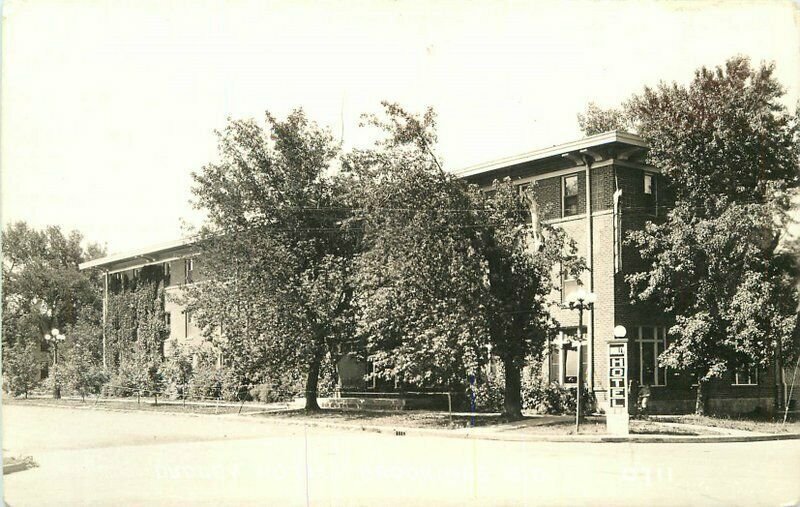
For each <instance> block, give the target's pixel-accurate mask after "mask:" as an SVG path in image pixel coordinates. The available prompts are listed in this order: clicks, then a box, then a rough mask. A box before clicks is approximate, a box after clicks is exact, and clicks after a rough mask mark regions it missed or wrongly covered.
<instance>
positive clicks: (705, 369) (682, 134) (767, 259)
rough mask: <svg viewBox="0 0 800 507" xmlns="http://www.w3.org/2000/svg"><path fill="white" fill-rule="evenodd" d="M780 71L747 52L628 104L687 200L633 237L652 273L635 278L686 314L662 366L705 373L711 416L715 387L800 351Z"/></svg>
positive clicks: (793, 161)
mask: <svg viewBox="0 0 800 507" xmlns="http://www.w3.org/2000/svg"><path fill="white" fill-rule="evenodd" d="M773 72H774V68H773V66H772V65H767V64H761V65H760V66H758V67H757V68H753V67H752V66H751V65H750V62H749V61H748V60H747V59H746V58H743V57H735V58H732V59H730V60H728V61H727V62H726V64H725V65H724V66H722V67H718V68H716V69H706V68H701V69H700V70H698V71H697V72H696V73H695V76H694V79H693V80H692V82H691V83H690V84H689V85H688V86H683V85H679V84H677V83H672V84H666V83H662V84H660V85H659V86H658V87H657V88H655V89H651V88H646V89H645V90H644V92H643V93H642V94H640V95H637V96H635V97H633V99H631V100H630V101H629V102H628V103H627V104H626V109H627V111H628V113H629V114H630V116H631V117H632V118H633V120H634V123H635V125H636V126H637V129H638V130H639V132H640V133H641V134H642V135H644V136H645V137H646V138H647V140H648V142H649V144H650V152H649V155H648V158H649V162H650V163H651V164H653V165H655V166H657V167H659V168H660V169H661V170H662V172H663V173H664V174H665V175H666V176H667V177H668V180H669V181H670V182H671V193H672V194H674V195H675V198H676V203H675V206H674V209H672V210H671V211H670V212H669V213H668V215H667V217H666V220H665V221H664V222H662V223H659V224H654V223H649V224H647V226H646V227H645V228H644V230H641V231H637V232H633V233H631V234H630V235H629V238H628V244H629V245H631V246H633V247H634V248H635V249H637V250H639V251H640V252H641V257H642V259H643V260H644V263H645V264H644V265H645V266H647V268H646V269H645V270H642V271H641V272H638V273H634V274H632V275H629V276H628V278H627V279H628V282H629V283H630V286H631V290H632V296H633V297H634V299H635V300H638V301H648V302H652V303H655V304H656V305H657V306H658V307H659V308H661V309H662V310H663V311H665V312H666V313H668V314H671V315H672V316H673V317H674V318H675V325H674V326H672V327H671V328H670V329H669V336H670V338H671V341H672V343H671V345H670V346H669V347H668V348H667V350H666V351H665V352H664V353H663V354H662V355H661V356H660V358H659V360H660V362H661V363H662V364H663V365H665V366H669V367H672V368H676V369H678V370H688V371H691V372H692V373H694V374H695V375H696V377H697V378H698V380H699V382H700V388H699V389H698V399H697V411H698V412H699V413H702V411H703V410H704V396H705V394H704V390H703V386H704V384H705V383H706V381H708V380H709V379H711V378H713V377H719V376H720V375H722V374H723V373H724V372H725V371H727V370H730V369H732V368H735V367H737V366H750V365H753V364H757V363H760V364H766V363H767V362H769V361H770V359H771V356H772V354H773V352H774V351H775V350H776V348H782V349H784V353H785V352H786V351H787V350H786V349H787V348H791V347H792V333H793V331H794V330H795V327H796V319H797V315H796V308H795V305H796V301H797V289H796V287H795V285H794V280H795V279H796V278H795V273H794V271H795V267H794V266H793V262H792V259H791V258H790V255H788V254H787V253H786V252H782V251H780V250H779V249H778V248H777V246H778V244H779V239H780V235H781V232H782V229H783V226H784V224H785V222H786V214H787V211H788V207H789V193H788V192H787V190H788V189H790V188H793V187H796V186H797V185H798V174H799V171H798V160H799V159H798V157H799V156H800V129H798V122H797V116H796V115H792V114H790V113H789V112H788V111H787V110H786V108H785V106H783V105H782V104H781V102H780V100H781V98H782V96H783V90H782V88H781V86H780V84H779V83H778V82H777V80H776V79H775V78H774V76H773ZM795 339H796V336H795ZM795 346H796V345H795Z"/></svg>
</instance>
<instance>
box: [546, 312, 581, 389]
mask: <svg viewBox="0 0 800 507" xmlns="http://www.w3.org/2000/svg"><path fill="white" fill-rule="evenodd" d="M573 329H574V330H575V335H571V334H567V333H566V332H565V330H573ZM588 329H589V328H588V327H587V326H585V325H584V326H583V334H582V336H583V342H582V347H581V349H582V350H581V355H584V354H585V355H586V368H583V369H582V370H581V373H583V375H582V376H583V377H584V382H585V381H586V379H587V378H588V373H589V372H588V368H589V350H588V349H587V347H588V343H587V341H586V340H587V337H588ZM577 330H578V326H570V327H566V328H562V329H559V330H558V337H557V338H556V339H555V340H554V341H552V342H551V343H550V348H549V349H548V351H547V353H548V354H552V349H553V348H555V349H556V353H557V354H558V378H557V379H552V378H548V380H549V381H550V382H557V383H558V384H559V385H561V386H564V387H575V386H576V385H577V382H567V356H566V354H565V353H564V348H565V347H566V346H568V345H569V344H571V342H572V340H573V338H577ZM573 352H574V353H576V354H577V353H578V351H577V349H576V350H574V351H573ZM581 359H582V358H581V357H578V362H579V364H581V366H583V363H582V362H581ZM551 361H552V358H548V362H547V372H548V377H549V376H550V362H551Z"/></svg>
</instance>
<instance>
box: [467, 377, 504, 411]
mask: <svg viewBox="0 0 800 507" xmlns="http://www.w3.org/2000/svg"><path fill="white" fill-rule="evenodd" d="M504 382H505V380H504V379H503V377H502V376H500V375H492V376H490V377H488V378H487V377H484V378H479V379H476V381H475V384H474V385H471V386H470V387H469V388H468V389H467V396H468V398H471V395H474V400H475V411H476V412H502V411H503V399H504V398H505V383H504ZM468 401H469V402H470V404H471V402H472V399H469V400H468Z"/></svg>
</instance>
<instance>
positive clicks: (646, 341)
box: [637, 326, 668, 387]
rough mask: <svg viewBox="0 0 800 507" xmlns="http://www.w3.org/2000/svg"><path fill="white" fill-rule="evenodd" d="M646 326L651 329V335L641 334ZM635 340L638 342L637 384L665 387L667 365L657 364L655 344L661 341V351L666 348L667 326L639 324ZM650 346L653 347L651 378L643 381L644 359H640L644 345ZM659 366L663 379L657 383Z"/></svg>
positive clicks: (657, 354) (657, 353)
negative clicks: (662, 372)
mask: <svg viewBox="0 0 800 507" xmlns="http://www.w3.org/2000/svg"><path fill="white" fill-rule="evenodd" d="M646 327H649V328H651V329H652V330H653V336H652V337H644V336H642V330H643V329H644V328H646ZM637 342H638V343H639V385H640V386H650V387H666V386H667V371H668V368H667V367H660V366H658V356H659V352H658V347H657V346H656V344H658V343H661V346H662V349H661V351H662V352H663V351H664V350H666V349H667V328H665V327H659V326H639V327H638V331H637ZM647 346H649V347H652V348H653V363H654V364H653V378H651V379H650V380H649V381H648V382H645V381H644V364H643V363H644V361H642V357H643V352H644V347H647ZM659 368H661V369H663V370H664V379H663V383H661V384H659V383H658V380H659V378H658V370H659Z"/></svg>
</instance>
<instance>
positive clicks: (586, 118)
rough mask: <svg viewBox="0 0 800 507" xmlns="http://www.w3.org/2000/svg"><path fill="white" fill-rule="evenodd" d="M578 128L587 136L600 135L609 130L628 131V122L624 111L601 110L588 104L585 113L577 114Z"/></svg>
mask: <svg viewBox="0 0 800 507" xmlns="http://www.w3.org/2000/svg"><path fill="white" fill-rule="evenodd" d="M578 127H579V128H580V129H581V131H582V132H583V133H584V135H587V136H593V135H595V134H601V133H603V132H608V131H609V130H630V128H631V125H630V121H629V119H628V117H627V115H626V111H625V110H624V109H618V108H609V109H603V108H601V107H599V106H598V105H597V104H595V103H594V102H589V105H588V106H587V107H586V111H585V112H583V113H578Z"/></svg>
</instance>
